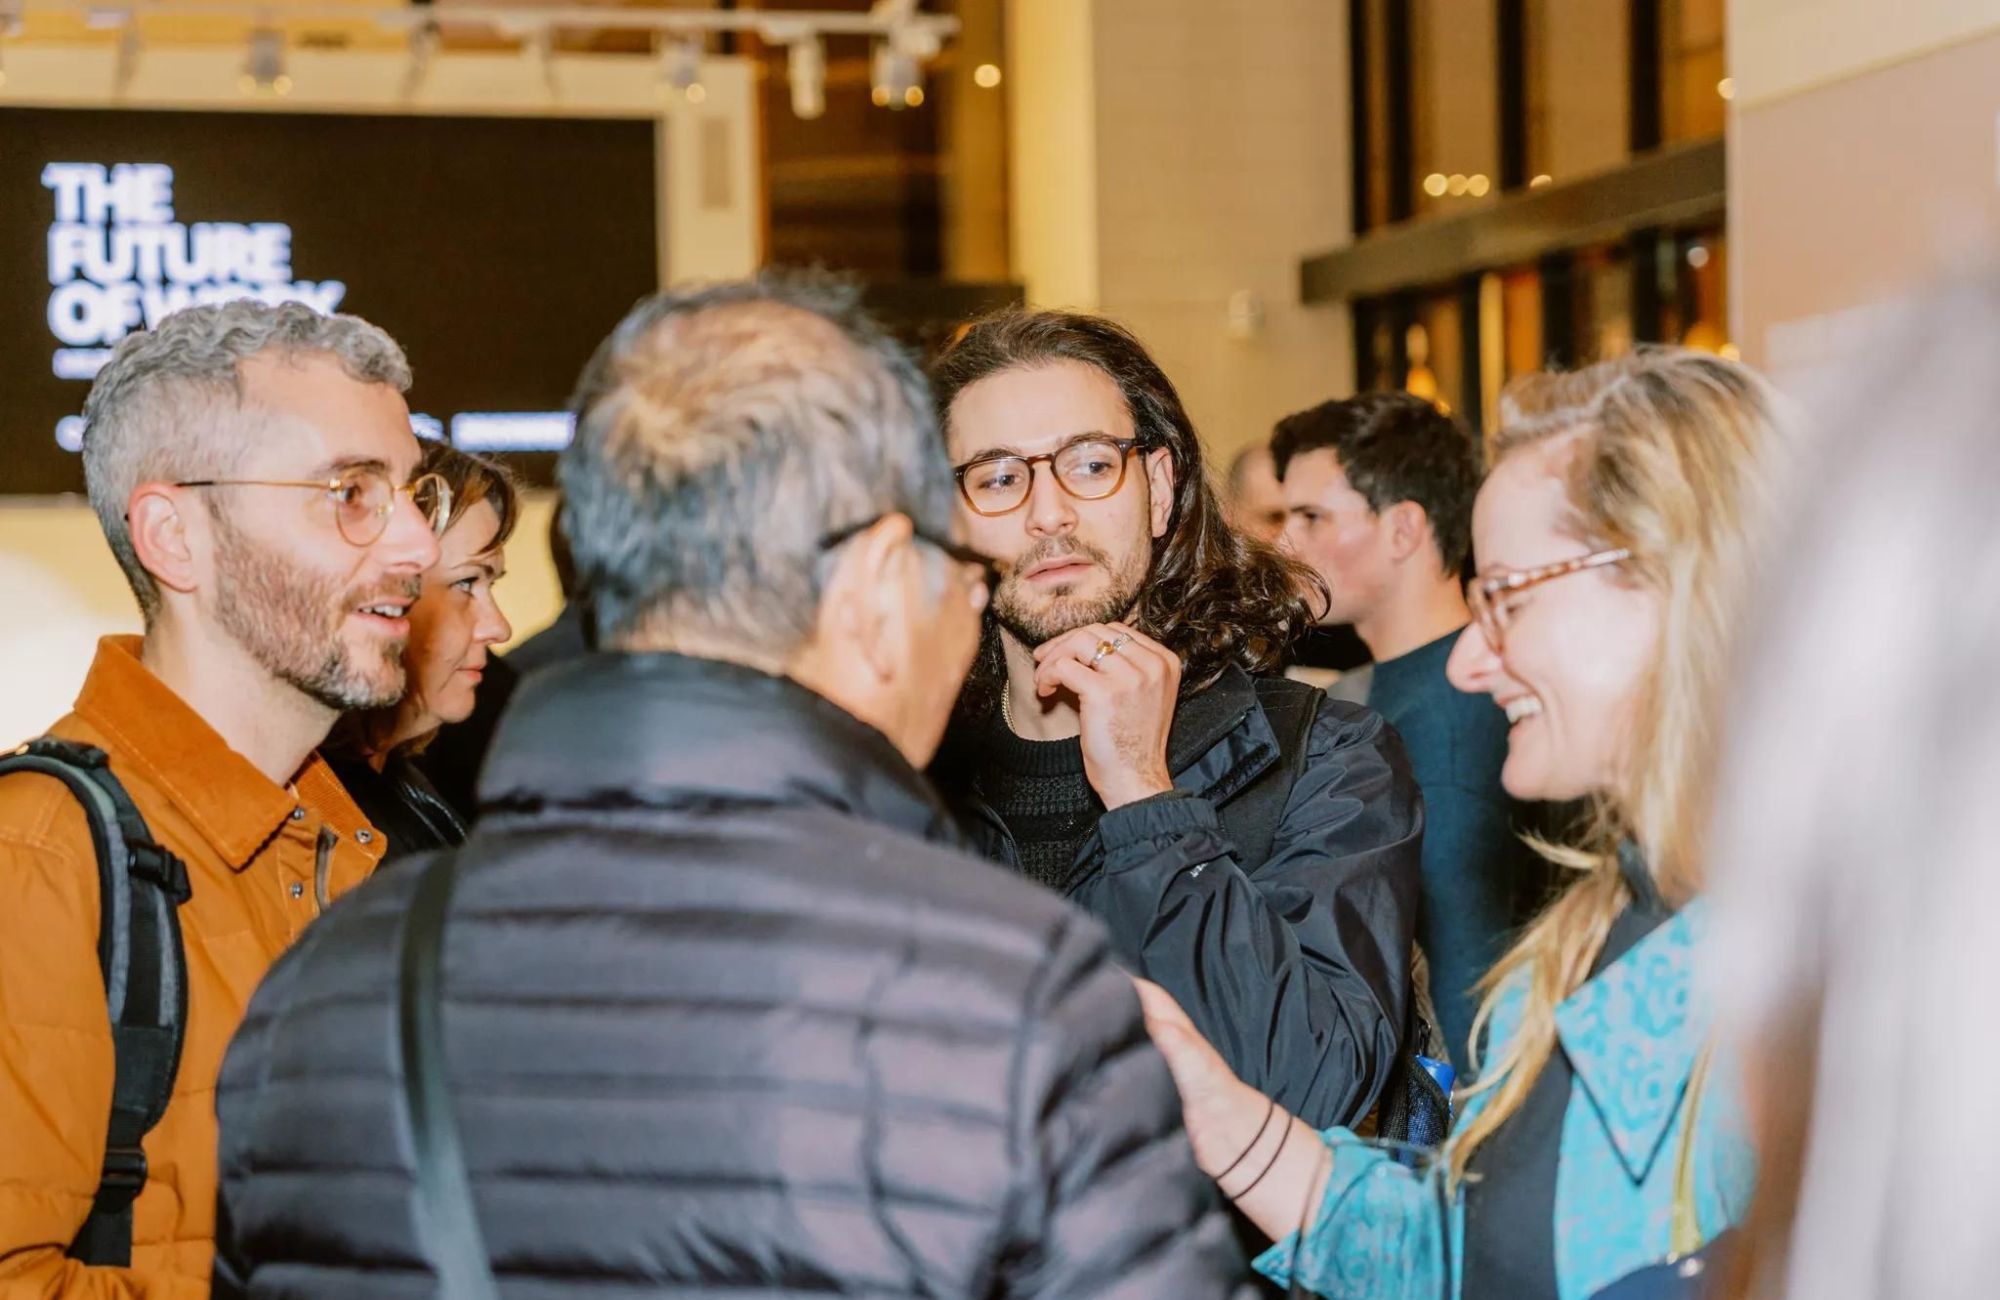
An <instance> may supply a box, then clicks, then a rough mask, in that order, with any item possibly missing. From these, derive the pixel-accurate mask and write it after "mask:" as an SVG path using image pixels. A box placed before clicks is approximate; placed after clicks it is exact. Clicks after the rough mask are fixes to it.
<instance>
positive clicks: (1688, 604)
mask: <svg viewBox="0 0 2000 1300" xmlns="http://www.w3.org/2000/svg"><path fill="white" fill-rule="evenodd" d="M1562 440H1570V441H1572V442H1573V444H1574V445H1573V447H1571V448H1568V449H1566V450H1568V451H1569V452H1570V453H1571V454H1570V455H1569V457H1568V459H1567V461H1566V462H1562V461H1558V462H1557V464H1558V465H1559V466H1563V465H1565V464H1566V473H1567V477H1568V485H1567V486H1568V497H1569V519H1568V520H1567V522H1566V531H1568V532H1569V533H1571V534H1572V535H1573V536H1574V537H1575V538H1576V540H1577V541H1578V542H1579V543H1580V544H1581V545H1584V546H1586V547H1589V548H1590V549H1592V550H1599V549H1609V548H1613V547H1624V548H1627V549H1628V550H1630V551H1631V553H1632V558H1631V559H1630V560H1628V561H1626V562H1625V563H1623V564H1621V565H1619V566H1618V567H1617V568H1616V569H1615V570H1611V571H1610V572H1611V573H1612V574H1613V576H1614V580H1615V581H1620V582H1626V583H1631V584H1634V585H1636V586H1639V587H1643V588H1646V589H1648V590H1650V591H1652V592H1654V593H1655V594H1657V596H1658V597H1659V601H1660V609H1661V617H1660V630H1659V637H1658V640H1657V642H1656V643H1655V645H1654V647H1653V652H1652V659H1651V663H1650V665H1649V667H1648V669H1647V671H1646V673H1645V678H1644V682H1643V685H1642V687H1641V694H1640V698H1639V701H1638V704H1637V707H1636V708H1635V710H1634V722H1633V729H1632V733H1631V735H1630V737H1629V741H1628V748H1627V750H1626V752H1625V754H1624V756H1623V757H1624V761H1623V763H1622V766H1621V768H1620V775H1619V776H1618V778H1617V779H1616V783H1615V785H1614V787H1613V788H1611V789H1607V790H1603V791H1599V792H1598V793H1596V794H1595V795H1593V796H1592V797H1591V799H1590V801H1589V802H1590V805H1591V807H1590V812H1589V815H1588V816H1587V818H1586V819H1585V820H1584V823H1583V827H1582V829H1581V831H1580V832H1579V833H1578V835H1577V836H1576V837H1575V838H1574V839H1573V840H1572V842H1570V843H1566V844H1562V845H1556V844H1553V843H1547V842H1542V843H1538V844H1537V847H1538V848H1539V849H1540V850H1541V851H1542V852H1543V853H1544V854H1545V855H1546V856H1547V857H1548V858H1550V860H1552V861H1553V862H1555V863H1557V864H1558V865H1560V866H1563V867H1567V868H1570V869H1572V870H1574V871H1576V872H1579V873H1581V878H1580V879H1578V880H1577V881H1575V883H1573V884H1572V885H1570V886H1569V887H1568V888H1567V889H1566V890H1565V891H1564V892H1563V894H1562V895H1561V896H1560V897H1559V898H1558V899H1557V900H1556V901H1555V902H1554V903H1552V904H1551V905H1550V906H1549V907H1548V909H1547V910H1546V911H1544V912H1543V913H1542V915H1541V916H1540V917H1539V918H1538V919H1537V920H1536V921H1535V922H1534V924H1533V925H1531V926H1530V927H1529V928H1528V930H1527V931H1526V932H1525V933H1524V934H1523V935H1522V937H1521V939H1520V940H1519V941H1518V942H1517V943H1516V944H1515V945H1514V947H1513V948H1512V949H1511V950H1510V951H1509V952H1508V953H1507V955H1506V956H1504V957H1502V958H1501V959H1500V961H1499V963H1498V964H1497V965H1496V966H1495V967H1494V968H1493V969H1492V971H1491V972H1489V973H1488V974H1487V976H1486V977H1485V979H1484V980H1483V981H1482V982H1481V984H1480V988H1481V990H1482V992H1483V993H1484V1000H1483V1002H1482V1003H1481V1005H1480V1008H1479V1014H1478V1016H1477V1017H1476V1019H1475V1021H1474V1024H1473V1031H1472V1037H1473V1042H1474V1043H1475V1044H1477V1043H1478V1041H1479V1039H1480V1037H1481V1034H1482V1031H1483V1030H1484V1028H1485V1026H1486V1025H1487V1023H1488V1022H1489V1021H1490V1020H1491V1018H1492V1015H1493V1012H1494V1009H1495V1007H1496V1005H1497V1004H1498V1002H1499V1001H1500V994H1501V990H1502V989H1507V988H1512V987H1514V986H1515V985H1516V984H1517V983H1518V982H1522V981H1525V984H1526V987H1527V1001H1526V1005H1525V1007H1524V1008H1523V1011H1522V1017H1521V1023H1520V1027H1519V1029H1518V1030H1517V1031H1516V1032H1515V1033H1514V1034H1513V1035H1511V1036H1510V1037H1509V1039H1508V1041H1507V1042H1506V1044H1505V1045H1504V1047H1502V1049H1501V1050H1500V1052H1499V1053H1498V1054H1497V1055H1495V1056H1494V1057H1493V1058H1492V1059H1490V1060H1478V1059H1475V1062H1474V1064H1475V1068H1476V1072H1477V1079H1478V1081H1477V1083H1476V1084H1474V1085H1473V1087H1472V1088H1470V1089H1469V1090H1468V1091H1467V1092H1466V1093H1465V1095H1466V1096H1468V1097H1469V1096H1474V1095H1477V1094H1480V1093H1487V1092H1490V1093H1492V1094H1493V1096H1492V1098H1491V1100H1490V1101H1489V1102H1488V1103H1487V1105H1486V1107H1485V1109H1483V1110H1482V1111H1481V1112H1480V1113H1479V1114H1478V1116H1477V1117H1475V1118H1474V1119H1473V1120H1472V1122H1471V1123H1469V1124H1467V1125H1466V1126H1465V1128H1464V1129H1463V1130H1462V1131H1461V1132H1459V1133H1458V1134H1456V1135H1455V1136H1454V1137H1453V1139H1452V1141H1451V1143H1450V1147H1449V1151H1448V1156H1449V1161H1450V1169H1451V1177H1452V1179H1453V1180H1454V1182H1455V1181H1456V1180H1457V1179H1458V1178H1460V1177H1462V1176H1463V1174H1464V1171H1465V1168H1466V1166H1467V1163H1468V1162H1469V1161H1470V1159H1471V1157H1472V1154H1473V1152H1474V1151H1476V1150H1477V1149H1478V1148H1479V1147H1480V1146H1481V1144H1483V1143H1484V1142H1485V1141H1486V1140H1487V1139H1488V1138H1490V1137H1491V1136H1492V1135H1493V1133H1494V1131H1495V1130H1496V1129H1498V1128H1499V1127H1500V1126H1501V1125H1502V1124H1504V1123H1506V1122H1507V1120H1508V1119H1509V1118H1511V1117H1512V1116H1513V1115H1514V1113H1515V1112H1516V1111H1518V1110H1519V1109H1520V1107H1521V1103H1522V1102H1523V1101H1524V1100H1526V1098H1527V1095H1528V1091H1529V1089H1530V1088H1532V1087H1533V1086H1534V1083H1535V1080H1536V1079H1537V1078H1538V1077H1539V1076H1540V1075H1541V1072H1542V1070H1543V1068H1544V1067H1545V1066H1546V1065H1547V1064H1548V1061H1549V1056H1550V1054H1551V1053H1552V1052H1553V1051H1554V1050H1555V1045H1556V1028H1555V1011H1556V1007H1557V1005H1558V1004H1560V1003H1561V1002H1562V1001H1563V1000H1564V999H1565V998H1567V997H1569V996H1570V995H1571V994H1572V993H1574V992H1576V990H1577V989H1578V988H1580V987H1582V985H1583V983H1584V981H1585V980H1586V979H1587V978H1589V975H1590V969H1591V965H1592V963H1593V962H1595V961H1596V959H1597V955H1598V953H1599V952H1600V951H1601V950H1602V949H1603V947H1604V940H1605V936H1606V935H1607V934H1608V933H1609V932H1610V929H1611V923H1612V921H1613V920H1615V919H1616V918H1617V916H1618V914H1619V912H1620V911H1621V910H1623V908H1624V907H1625V906H1626V905H1627V903H1629V902H1630V901H1631V893H1630V890H1629V889H1628V888H1627V887H1626V885H1625V882H1624V879H1623V877H1622V876H1621V875H1620V873H1619V867H1618V849H1619V845H1620V844H1621V843H1623V842H1624V841H1626V840H1630V841H1632V842H1634V843H1635V844H1636V845H1637V846H1638V847H1639V849H1640V851H1641V852H1642V853H1643V854H1644V855H1645V859H1646V862H1647V865H1648V867H1649V869H1650V871H1651V873H1652V876H1653V880H1654V884H1655V886H1656V887H1657V888H1658V890H1659V893H1660V896H1661V897H1662V898H1663V899H1664V900H1665V901H1667V902H1668V903H1669V904H1671V905H1674V906H1679V905H1680V904H1683V903H1685V902H1687V901H1688V900H1689V899H1691V898H1693V897H1694V896H1695V895H1696V894H1697V893H1699V892H1700V891H1701V888H1702V885H1703V876H1702V861H1703V856H1702V841H1703V825H1704V818H1705V812H1706V808H1707V801H1708V793H1709V792H1708V786H1707V780H1708V774H1709V772H1710V771H1711V770H1712V763H1713V756H1714V751H1715V745H1714V737H1713V736H1712V735H1711V734H1710V732H1711V727H1712V723H1713V707H1712V702H1713V700H1714V699H1715V698H1716V696H1717V695H1718V694H1719V693H1720V691H1721V690H1722V688H1723V685H1724V676H1725V673H1726V671H1727V669H1726V664H1727V650H1728V641H1729V638H1728V633H1729V630H1730V627H1731V624H1732V622H1733V621H1734V617H1735V614H1736V611H1737V608H1738V605H1739V601H1740V598H1741V595H1742V593H1743V591H1744V589H1745V587H1746V575H1747V570H1748V569H1749V567H1750V562H1751V560H1750V557H1751V554H1752V550H1753V537H1754V535H1755V533H1756V532H1757V528H1758V524H1759V522H1760V520H1761V519H1762V518H1763V516H1764V515H1765V513H1766V510H1767V503H1766V496H1767V491H1766V480H1767V477H1768V468H1769V467H1768V461H1769V458H1770V456H1771V453H1772V450H1773V447H1774V444H1775V442H1776V412H1775V409H1774V399H1773V396H1772V393H1771V390H1770V389H1769V387H1768V386H1767V385H1766V384H1765V383H1764V381H1763V380H1762V379H1760V378H1758V377H1757V376H1756V375H1755V374H1754V373H1752V372H1751V371H1749V370H1748V369H1746V368H1744V367H1743V366H1740V365H1737V364H1735V363H1733V362H1729V361H1725V360H1723V359H1721V358H1720V357H1716V356H1711V355H1709V354H1707V353H1703V352H1693V351H1689V350H1686V349H1682V348H1648V349H1643V350H1641V351H1639V352H1637V353H1635V354H1633V355H1631V356H1627V357H1623V358H1620V359H1618V360H1615V361H1607V362H1603V363H1601V364H1598V365H1595V366H1591V367H1588V368H1586V369H1583V370H1579V371H1576V372H1574V373H1572V374H1563V375H1543V376H1535V377H1533V378H1530V379H1527V380H1524V381H1520V382H1518V383H1517V384H1516V385H1514V386H1512V387H1510V389H1509V390H1508V392H1507V393H1505V394H1504V395H1503V396H1502V399H1501V427H1500V432H1499V436H1498V438H1497V440H1496V442H1495V444H1494V460H1495V463H1496V464H1497V463H1499V462H1500V461H1502V460H1504V459H1505V458H1506V457H1508V456H1512V455H1520V454H1526V453H1527V452H1528V451H1529V450H1530V449H1538V448H1549V447H1551V445H1552V444H1555V443H1557V442H1559V441H1562Z"/></svg>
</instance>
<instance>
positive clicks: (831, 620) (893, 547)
mask: <svg viewBox="0 0 2000 1300" xmlns="http://www.w3.org/2000/svg"><path fill="white" fill-rule="evenodd" d="M911 531H912V529H911V524H910V521H909V518H908V517H907V516H905V515H887V516H884V517H883V518H882V519H880V520H878V521H877V522H876V523H874V524H871V525H870V526H869V527H868V528H866V529H864V530H863V531H862V532H860V533H858V534H856V535H855V537H854V538H853V539H852V540H851V541H848V542H846V543H844V544H843V545H842V546H841V548H840V552H839V554H837V555H836V556H835V557H834V561H833V571H832V572H831V573H829V574H828V575H827V580H826V588H825V591H824V592H823V594H822V595H821V597H820V610H819V630H820V637H821V640H822V641H823V642H825V643H826V644H827V645H828V646H830V647H838V648H840V649H841V650H842V651H843V654H844V657H845V658H846V659H847V660H848V661H849V662H851V663H854V664H856V665H857V666H864V667H865V668H866V669H867V671H868V672H869V673H870V674H872V675H873V677H874V678H875V680H876V681H878V682H886V681H888V680H889V679H891V678H892V677H894V676H895V675H896V674H897V673H898V672H900V671H902V668H903V664H902V655H903V653H904V650H903V648H901V647H899V646H898V644H897V638H896V637H895V636H894V635H892V633H893V631H894V630H895V629H896V628H898V627H899V626H901V624H902V621H903V620H904V619H905V618H906V617H907V616H908V611H906V610H904V609H903V608H902V604H903V599H904V593H905V592H906V591H907V585H906V584H905V583H903V582H902V581H901V580H900V579H901V576H902V570H901V566H902V565H904V564H906V563H908V562H909V552H910V537H911Z"/></svg>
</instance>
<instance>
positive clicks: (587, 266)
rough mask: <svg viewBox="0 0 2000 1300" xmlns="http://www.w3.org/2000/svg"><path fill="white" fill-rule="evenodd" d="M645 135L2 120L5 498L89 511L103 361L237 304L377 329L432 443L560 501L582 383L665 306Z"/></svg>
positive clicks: (113, 119) (222, 117)
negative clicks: (645, 299) (89, 427)
mask: <svg viewBox="0 0 2000 1300" xmlns="http://www.w3.org/2000/svg"><path fill="white" fill-rule="evenodd" d="M654 129H655V128H654V123H653V122H651V121H649V120H602V119H557V118H493V117H433V116H422V117H417V116H411V117H394V116H362V115H330V114H278V113H183V112H142V111H117V110H77V109H26V108H8V109H0V346H4V347H5V356H6V363H5V365H4V367H0V494H45V493H60V492H80V491H82V490H83V472H82V466H81V463H80V461H79V458H78V457H77V455H76V454H75V452H74V451H73V450H72V448H73V447H74V446H75V445H76V443H77V439H78V437H79V436H80V434H81V421H80V420H79V419H78V418H77V415H78V412H79V411H80V410H81V409H82V405H83V399H84V395H85V394H86V393H87V392H88V391H89V387H90V377H91V375H93V374H94V373H95V370H96V367H97V366H98V365H101V364H102V360H103V357H104V356H105V355H106V353H107V351H108V349H109V348H110V347H111V346H112V345H113V344H115V343H116V342H117V340H118V339H119V338H120V337H122V336H123V335H124V334H125V333H126V332H128V331H129V330H130V329H133V328H141V327H143V326H144V325H145V324H146V323H148V322H149V321H151V320H153V319H155V318H156V317H157V316H158V315H159V314H161V313H163V312H165V311H168V310H172V309H173V308H175V307H177V306H181V305H186V304H187V303H189V302H200V301H209V300H212V299H214V298H217V297H242V296H257V297H265V298H270V299H276V298H297V299H299V300H302V301H306V302H310V303H312V304H313V305H314V306H316V307H320V308H322V309H328V308H330V309H332V310H336V311H343V312H351V313H353V314H355V315H358V316H363V317H366V318H367V319H368V320H371V321H373V322H375V323H376V324H377V325H380V326H382V327H383V328H384V329H386V330H388V331H389V333H391V334H392V335H394V336H395V337H396V339H397V341H398V342H400V343H401V344H402V345H403V348H404V350H405V351H406V352H407V353H408V354H409V358H410V364H411V367H412V369H413V370H414V371H415V374H416V384H415V387H414V388H412V389H411V391H410V409H411V411H412V412H413V413H415V415H417V416H419V417H427V418H426V419H420V420H419V425H420V431H425V432H431V433H436V434H443V435H446V436H450V437H451V438H452V440H453V441H454V442H457V443H459V444H460V445H462V446H466V447H468V448H471V449H474V450H480V451H488V452H496V453H501V454H503V455H504V456H505V458H506V459H508V460H510V461H511V462H512V463H514V464H515V465H516V466H517V467H518V468H520V469H522V470H523V471H524V472H525V473H526V474H527V475H528V477H529V478H530V480H531V481H540V482H546V481H547V478H548V473H549V470H550V467H551V464H552V462H553V455H552V454H551V453H552V451H553V449H554V447H555V446H556V445H559V443H560V441H561V439H562V437H563V436H564V426H563V424H562V422H561V420H560V418H559V417H560V413H561V411H562V410H563V407H564V404H565V402H566V400H567V398H568V396H569V393H570V390H571V388H572V387H573V386H574V384H575V382H576V377H577V372H578V371H579V370H580V369H581V368H582V366H583V363H584V361H585V360H586V359H588V357H589V356H590V353H591V351H592V349H594V348H595V347H596V346H597V343H598V341H599V340H600V339H602V338H603V337H604V335H605V334H606V333H608V332H609V331H610V329H611V327H612V325H614V324H615V323H616V322H617V320H618V319H619V317H620V316H622V315H623V314H624V313H625V311H626V310H627V309H628V308H630V307H631V305H632V304H633V302H635V301H636V300H637V299H639V298H640V297H642V296H643V295H645V294H647V293H650V292H652V291H653V289H654V288H655V287H657V283H658V254H657V249H658V235H657V230H656V220H655V198H656V189H655V181H654V174H655V173H654V166H655V141H654ZM552 416H553V417H557V418H554V419H551V418H549V417H552ZM537 417H540V418H537Z"/></svg>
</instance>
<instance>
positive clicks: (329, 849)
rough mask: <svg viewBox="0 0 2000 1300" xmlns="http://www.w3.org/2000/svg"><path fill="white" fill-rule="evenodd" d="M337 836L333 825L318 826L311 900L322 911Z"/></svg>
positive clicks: (324, 908) (325, 900)
mask: <svg viewBox="0 0 2000 1300" xmlns="http://www.w3.org/2000/svg"><path fill="white" fill-rule="evenodd" d="M339 838H340V837H339V836H338V835H336V834H334V831H333V827H331V826H321V827H320V828H319V849H318V851H317V852H315V853H314V854H313V902H314V903H316V904H318V905H319V910H320V911H322V912H324V911H325V910H326V905H327V897H326V882H327V876H328V875H329V874H330V873H331V872H332V870H333V846H334V842H335V841H336V840H338V839H339Z"/></svg>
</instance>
